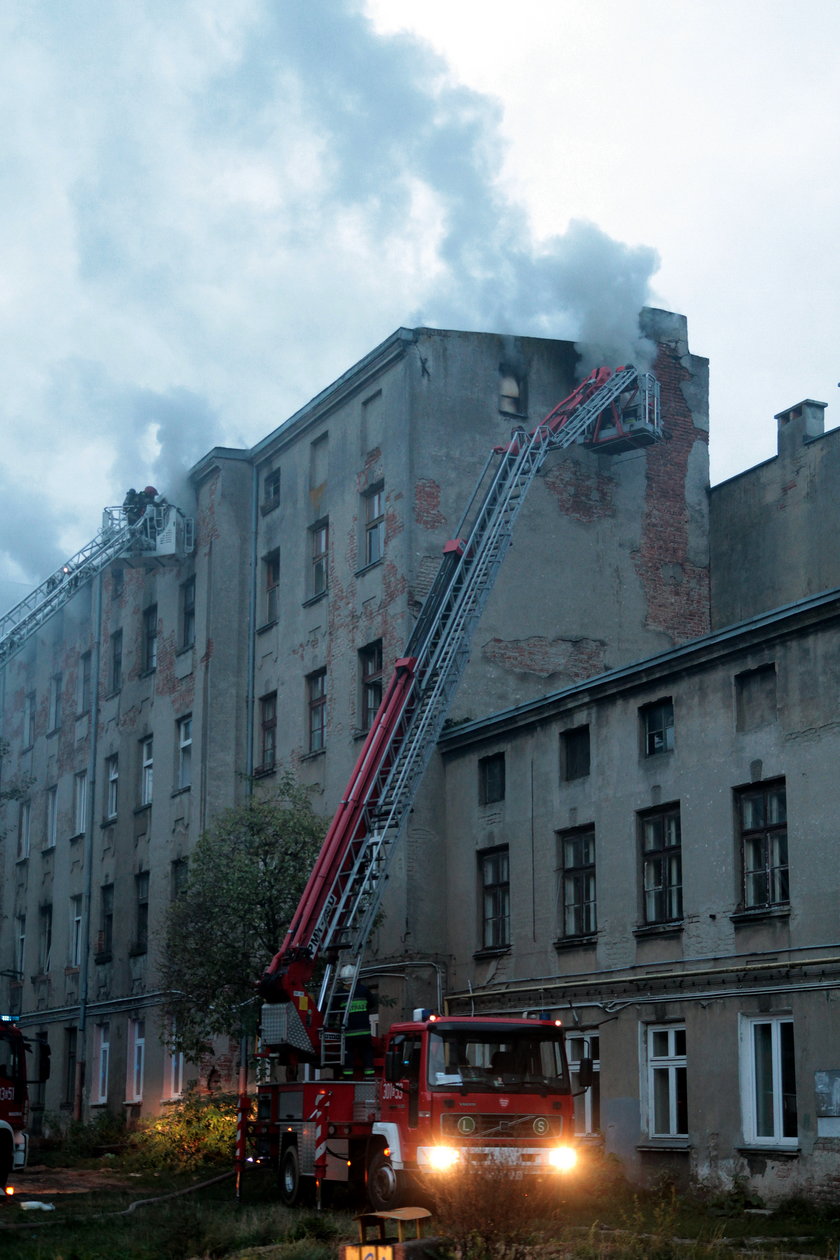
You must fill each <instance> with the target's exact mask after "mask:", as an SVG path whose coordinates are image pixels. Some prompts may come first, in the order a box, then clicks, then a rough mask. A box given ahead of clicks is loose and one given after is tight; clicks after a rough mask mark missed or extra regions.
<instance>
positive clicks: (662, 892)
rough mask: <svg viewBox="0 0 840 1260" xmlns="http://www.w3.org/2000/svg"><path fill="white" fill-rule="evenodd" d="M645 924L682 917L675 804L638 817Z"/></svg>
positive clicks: (679, 848)
mask: <svg viewBox="0 0 840 1260" xmlns="http://www.w3.org/2000/svg"><path fill="white" fill-rule="evenodd" d="M641 834H642V887H643V889H644V921H645V923H651V924H654V923H672V922H674V921H675V920H679V919H681V918H682V912H683V910H682V849H681V840H680V810H679V806H678V805H671V806H668V807H667V808H665V809H657V810H652V811H651V812H650V813H649V814H643V815H642V817H641Z"/></svg>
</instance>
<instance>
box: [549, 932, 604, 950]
mask: <svg viewBox="0 0 840 1260" xmlns="http://www.w3.org/2000/svg"><path fill="white" fill-rule="evenodd" d="M597 943H598V933H597V932H589V933H587V935H586V936H561V937H558V939H557V940H556V941H554V948H555V949H557V950H565V949H587V948H591V947H592V946H593V945H597Z"/></svg>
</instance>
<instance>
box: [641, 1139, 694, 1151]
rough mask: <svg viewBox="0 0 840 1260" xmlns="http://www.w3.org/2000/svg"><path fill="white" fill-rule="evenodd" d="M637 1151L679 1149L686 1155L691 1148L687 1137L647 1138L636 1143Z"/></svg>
mask: <svg viewBox="0 0 840 1260" xmlns="http://www.w3.org/2000/svg"><path fill="white" fill-rule="evenodd" d="M636 1150H637V1151H679V1152H681V1153H682V1154H685V1155H687V1154H688V1153H689V1151H690V1150H691V1142H690V1141H689V1140H688V1138H687V1137H686V1138H680V1137H675V1138H670V1137H666V1138H647V1140H646V1141H644V1142H637V1143H636Z"/></svg>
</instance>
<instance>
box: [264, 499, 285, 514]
mask: <svg viewBox="0 0 840 1260" xmlns="http://www.w3.org/2000/svg"><path fill="white" fill-rule="evenodd" d="M279 506H280V500H279V499H272V501H271V502H270V503H261V504H260V516H268V514H269V512H276V511H277V509H278V508H279Z"/></svg>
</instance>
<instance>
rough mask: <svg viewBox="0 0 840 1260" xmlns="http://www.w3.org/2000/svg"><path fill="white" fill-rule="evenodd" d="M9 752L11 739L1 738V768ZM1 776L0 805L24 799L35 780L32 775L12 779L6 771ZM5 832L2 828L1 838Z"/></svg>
mask: <svg viewBox="0 0 840 1260" xmlns="http://www.w3.org/2000/svg"><path fill="white" fill-rule="evenodd" d="M8 753H9V741H8V740H7V739H4V738H0V768H2V766H3V761H4V759H5V758H6V757H7V756H8ZM0 778H2V781H3V786H2V787H0V805H5V803H6V802H7V801H22V800H23V799H24V798H25V796H26V793H27V792H28V791H29V789H30V788H31V786H32V784H33V783H34V782H35V780H34V778H33V777H32V775H17V776H15V777H12V778H11V779H10V778H8V776H7V775H6V773H5V772H4V773H3V774H2V776H0ZM5 834H6V833H5V831H4V830H3V829H2V828H0V840H2V839H3V837H4V835H5Z"/></svg>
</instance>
